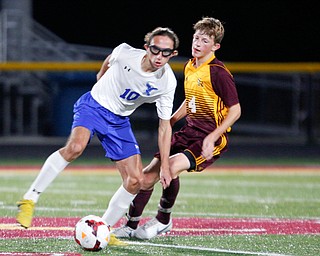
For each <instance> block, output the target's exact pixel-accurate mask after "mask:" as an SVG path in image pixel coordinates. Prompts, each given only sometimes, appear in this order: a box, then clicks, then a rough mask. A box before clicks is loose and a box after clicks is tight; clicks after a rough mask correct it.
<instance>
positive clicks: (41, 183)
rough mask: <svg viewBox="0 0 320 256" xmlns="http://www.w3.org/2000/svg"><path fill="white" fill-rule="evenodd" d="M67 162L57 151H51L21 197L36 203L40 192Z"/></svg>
mask: <svg viewBox="0 0 320 256" xmlns="http://www.w3.org/2000/svg"><path fill="white" fill-rule="evenodd" d="M68 164H69V162H67V161H66V160H65V159H64V158H63V157H62V156H61V154H60V152H59V151H56V152H54V153H52V154H51V155H50V156H49V157H48V158H47V160H46V161H45V162H44V164H43V166H42V168H41V170H40V173H39V174H38V176H37V178H36V179H35V180H34V182H33V183H32V185H31V186H30V188H29V190H28V191H27V193H25V194H24V196H23V198H24V199H28V200H32V201H34V202H35V203H37V202H38V199H39V196H40V193H42V192H43V191H45V190H46V188H47V187H48V186H49V185H50V184H51V183H52V182H53V180H54V179H55V178H56V177H57V176H58V174H59V173H60V172H61V171H63V170H64V168H66V166H67V165H68Z"/></svg>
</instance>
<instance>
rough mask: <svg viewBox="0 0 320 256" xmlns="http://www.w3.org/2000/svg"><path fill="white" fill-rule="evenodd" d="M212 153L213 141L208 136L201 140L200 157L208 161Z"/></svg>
mask: <svg viewBox="0 0 320 256" xmlns="http://www.w3.org/2000/svg"><path fill="white" fill-rule="evenodd" d="M213 151H214V142H213V140H212V139H211V138H210V136H207V137H206V138H205V139H204V140H203V144H202V152H201V155H202V156H203V157H204V158H205V159H206V160H210V159H211V158H212V157H213Z"/></svg>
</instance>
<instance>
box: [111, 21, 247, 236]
mask: <svg viewBox="0 0 320 256" xmlns="http://www.w3.org/2000/svg"><path fill="white" fill-rule="evenodd" d="M194 31H195V32H194V35H193V41H192V56H193V58H192V59H190V60H189V61H188V62H187V63H186V65H185V68H184V76H185V79H184V89H185V100H184V101H183V103H182V105H181V106H180V108H179V109H178V110H177V111H176V112H175V113H174V114H173V116H172V117H171V120H170V123H171V125H172V126H173V125H174V124H175V123H176V122H177V121H179V120H180V119H182V118H185V121H186V124H185V125H184V126H183V127H182V128H181V129H180V130H179V131H177V132H176V133H174V135H173V138H172V143H171V152H170V160H169V164H170V172H171V175H172V181H171V183H170V186H169V187H167V188H165V187H164V186H163V192H162V196H161V199H160V203H159V208H158V213H157V215H156V217H155V218H153V219H151V220H149V221H148V222H147V223H145V224H144V225H142V226H139V227H138V223H139V220H140V218H141V215H142V212H143V209H144V207H145V205H146V204H147V203H148V201H149V199H150V197H151V194H152V191H153V187H154V184H156V183H157V182H158V181H159V180H160V178H161V175H162V173H161V170H160V163H161V159H160V154H159V153H157V154H155V157H154V158H153V160H152V161H151V162H150V164H149V165H148V166H147V167H145V168H144V171H143V173H144V179H143V180H144V181H143V186H142V189H141V190H140V192H139V194H138V195H137V196H136V198H135V199H134V200H133V202H132V203H131V206H130V209H129V213H128V216H127V217H128V221H127V223H126V224H125V225H124V226H122V227H120V228H118V229H115V230H114V234H115V235H116V236H117V237H135V238H139V239H151V238H153V237H155V236H156V235H158V234H161V233H165V232H168V231H170V230H171V228H172V219H171V217H170V214H171V211H172V207H173V205H174V203H175V200H176V198H177V195H178V192H179V174H180V173H181V172H183V171H188V172H201V171H203V170H204V169H205V168H207V167H208V166H210V165H211V164H212V163H214V162H215V161H216V160H217V159H219V158H220V156H221V155H222V153H224V152H225V151H226V150H227V146H228V135H227V133H228V132H229V131H230V130H231V126H232V125H233V124H234V123H235V122H236V121H237V120H238V119H239V117H240V115H241V107H240V103H239V99H238V93H237V90H236V86H235V83H234V79H233V76H232V74H231V73H230V71H229V70H228V69H227V68H226V66H225V65H224V64H223V63H222V62H221V61H219V60H218V59H217V58H216V56H215V52H216V51H217V50H218V49H219V48H220V43H221V40H222V38H223V36H224V27H223V25H222V23H221V22H220V21H219V20H218V19H215V18H212V17H204V18H202V19H201V20H199V21H198V22H197V23H196V24H195V25H194Z"/></svg>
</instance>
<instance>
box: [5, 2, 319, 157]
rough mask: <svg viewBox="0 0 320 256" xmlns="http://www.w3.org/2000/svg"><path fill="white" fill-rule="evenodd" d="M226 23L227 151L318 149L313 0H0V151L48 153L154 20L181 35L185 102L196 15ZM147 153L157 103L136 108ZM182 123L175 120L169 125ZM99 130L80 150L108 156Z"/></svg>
mask: <svg viewBox="0 0 320 256" xmlns="http://www.w3.org/2000/svg"><path fill="white" fill-rule="evenodd" d="M203 16H212V17H215V18H218V19H220V20H221V21H223V23H224V26H225V30H226V34H225V37H224V39H223V41H222V47H221V48H220V50H219V51H217V53H216V55H217V58H218V59H220V60H221V61H223V62H225V64H226V65H227V66H228V67H229V69H230V71H231V72H232V73H233V75H234V78H235V81H236V85H237V89H238V93H239V97H240V103H241V105H242V116H241V118H240V120H239V121H238V122H237V123H236V124H235V125H234V126H233V129H232V132H231V133H230V150H229V152H228V153H227V154H226V158H229V159H231V160H232V159H235V158H243V159H249V158H253V159H258V158H266V159H270V162H271V163H272V160H274V159H276V158H279V157H282V158H283V157H284V158H286V159H290V158H291V159H308V158H313V159H319V153H320V143H319V139H320V129H319V128H320V114H319V110H320V103H319V98H320V51H319V49H318V48H319V45H320V28H319V27H320V26H319V25H320V17H319V12H318V9H317V8H316V1H294V2H291V1H273V0H269V1H222V0H221V1H185V2H183V4H181V3H180V2H179V3H178V2H175V1H121V2H110V1H95V0H93V1H84V0H68V1H61V0H54V1H53V0H46V1H41V0H33V1H32V0H0V98H1V104H0V159H2V160H6V159H12V160H13V161H17V162H18V161H19V159H25V158H31V157H38V158H45V157H46V156H47V155H48V154H50V153H51V152H52V151H53V150H55V149H57V148H59V147H61V146H62V145H63V144H64V143H65V141H66V139H67V136H68V134H69V132H70V127H71V122H72V109H73V104H74V103H75V101H76V100H77V99H78V97H79V96H80V95H81V94H83V93H84V92H86V91H88V90H90V89H91V87H92V86H93V85H94V83H95V76H96V73H97V71H98V70H99V68H100V65H101V64H102V61H103V60H104V58H105V57H106V56H107V55H108V54H109V53H110V52H111V50H112V49H113V48H114V47H115V46H117V45H118V44H120V43H122V42H126V43H128V44H130V45H132V46H133V47H137V48H142V47H143V44H144V41H143V39H144V35H145V34H146V33H147V32H149V31H151V30H152V29H154V28H155V27H157V26H167V27H170V28H172V29H173V30H174V31H175V32H176V33H177V34H178V36H179V38H180V41H181V42H180V47H179V57H176V58H174V59H172V61H171V64H172V67H173V69H174V72H175V74H176V76H177V79H178V88H177V91H176V100H175V109H176V108H177V107H178V106H179V105H180V103H181V102H182V101H183V97H184V95H183V73H182V68H183V65H184V63H185V61H187V60H188V59H189V58H190V57H191V55H190V52H191V51H190V48H191V41H192V34H193V28H192V27H193V24H194V23H196V22H197V21H198V20H199V19H201V18H202V17H203ZM131 120H132V125H133V129H134V131H135V134H136V137H137V139H138V141H139V142H140V146H141V149H142V153H143V154H144V156H149V157H150V156H152V154H153V153H154V152H155V150H157V125H158V118H157V116H156V112H155V106H154V105H145V106H143V107H140V109H138V110H137V111H136V112H135V113H134V114H133V115H132V117H131ZM182 124H183V123H179V124H178V125H177V126H176V127H174V129H175V130H177V129H179V127H180V126H181V125H182ZM103 155H104V152H103V151H102V149H101V146H100V145H99V143H98V141H97V140H96V139H94V140H93V141H92V142H91V143H90V145H89V147H88V149H87V150H86V152H85V154H84V157H97V158H103Z"/></svg>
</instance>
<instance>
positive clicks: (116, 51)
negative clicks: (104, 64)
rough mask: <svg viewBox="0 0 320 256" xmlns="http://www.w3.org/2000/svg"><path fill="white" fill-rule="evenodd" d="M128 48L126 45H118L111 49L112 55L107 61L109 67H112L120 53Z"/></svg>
mask: <svg viewBox="0 0 320 256" xmlns="http://www.w3.org/2000/svg"><path fill="white" fill-rule="evenodd" d="M129 47H130V46H129V45H128V44H126V43H122V44H120V45H118V46H117V47H116V48H114V49H113V51H112V53H111V58H110V60H109V67H110V66H112V65H113V63H114V62H115V61H117V59H118V57H119V55H120V53H121V51H122V50H123V49H125V48H129Z"/></svg>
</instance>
